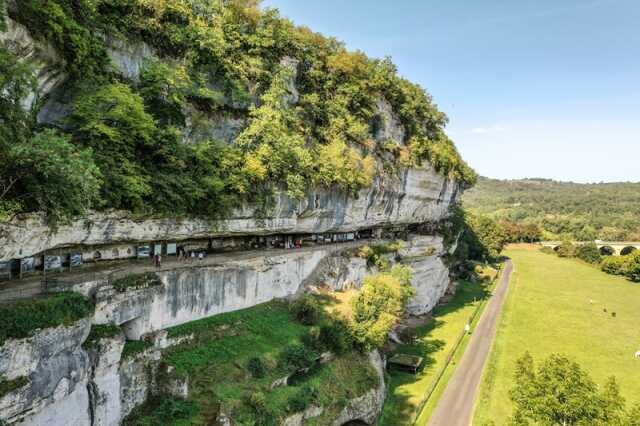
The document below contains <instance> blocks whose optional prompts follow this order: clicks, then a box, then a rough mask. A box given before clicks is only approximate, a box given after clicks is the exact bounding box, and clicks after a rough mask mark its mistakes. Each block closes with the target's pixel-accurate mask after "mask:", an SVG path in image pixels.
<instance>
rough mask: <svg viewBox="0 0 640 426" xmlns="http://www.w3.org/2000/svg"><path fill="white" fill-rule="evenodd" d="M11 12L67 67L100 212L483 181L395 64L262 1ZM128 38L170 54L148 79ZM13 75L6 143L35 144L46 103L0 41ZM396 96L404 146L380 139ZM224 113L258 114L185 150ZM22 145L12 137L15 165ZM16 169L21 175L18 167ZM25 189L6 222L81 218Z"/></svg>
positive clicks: (74, 208) (0, 115) (103, 1)
mask: <svg viewBox="0 0 640 426" xmlns="http://www.w3.org/2000/svg"><path fill="white" fill-rule="evenodd" d="M9 17H10V18H12V19H14V20H16V21H17V22H19V23H21V24H23V25H25V26H26V27H27V28H28V29H29V31H30V33H31V35H32V36H33V37H34V38H36V39H38V40H40V41H41V42H47V43H49V44H50V45H52V46H53V47H54V48H55V49H56V50H57V51H58V53H59V54H60V56H61V57H62V58H63V59H64V71H65V72H66V73H67V75H68V79H67V83H66V87H65V91H66V93H67V94H68V96H67V97H68V98H71V99H72V103H73V113H72V114H71V115H70V116H69V117H67V118H66V119H62V120H60V121H59V122H57V123H54V124H55V125H56V127H58V129H59V130H58V132H60V133H61V135H60V136H59V137H60V138H64V139H65V140H70V141H71V143H72V145H73V146H74V147H75V148H74V149H75V150H77V153H78V154H77V155H78V156H79V157H81V158H83V162H82V164H76V165H75V166H73V168H74V169H78V170H79V173H77V176H78V177H80V178H88V179H89V180H91V181H92V182H95V183H96V184H98V189H97V190H96V188H95V186H96V185H95V184H94V183H92V184H91V185H88V187H84V188H81V189H78V188H75V187H73V188H65V189H64V191H70V193H71V195H72V198H74V199H77V198H78V197H80V198H82V199H83V200H84V202H83V204H82V205H81V206H82V207H83V208H84V209H86V208H122V209H128V210H131V211H134V212H138V213H160V214H168V213H170V214H172V215H178V214H184V215H209V216H213V217H220V216H224V215H225V213H226V212H228V211H229V209H230V208H233V207H235V206H237V205H239V204H240V203H242V202H244V201H247V200H248V201H256V200H266V199H268V198H269V195H270V194H272V192H273V190H274V189H275V188H282V189H284V190H286V191H287V193H288V194H289V195H290V196H293V197H301V196H302V195H303V193H304V190H305V189H307V188H310V187H318V186H319V187H325V188H338V189H341V190H343V191H347V192H350V193H355V192H356V191H358V190H359V189H361V188H363V187H366V186H367V185H369V184H370V183H371V182H372V179H373V176H374V175H375V174H376V173H378V174H379V173H396V172H397V171H398V170H399V169H401V168H404V167H411V166H416V165H419V164H420V163H422V162H424V161H428V162H430V163H431V164H432V165H433V166H434V167H435V169H436V170H437V171H439V172H440V173H442V174H446V175H449V176H451V177H452V178H455V179H457V180H458V181H460V182H462V183H463V184H472V183H473V181H474V180H475V174H474V173H473V171H472V170H471V169H470V168H469V167H468V166H467V165H466V164H465V163H464V162H463V161H462V160H461V158H460V156H459V154H458V152H457V151H456V149H455V147H454V145H453V143H452V142H451V141H450V140H449V139H448V138H447V136H446V135H445V133H444V130H443V129H444V126H445V124H446V122H447V118H446V116H445V115H444V114H443V113H441V112H440V111H438V109H437V108H436V106H435V105H434V104H433V102H432V100H431V98H430V96H429V95H428V94H427V93H426V92H425V91H424V90H423V89H422V88H421V87H419V86H417V85H415V84H412V83H410V82H408V81H407V80H404V79H402V78H401V77H399V76H398V74H397V72H396V68H395V66H394V65H393V64H392V63H391V62H390V61H389V60H388V59H384V60H375V59H370V58H367V57H366V56H365V55H364V54H362V53H361V52H349V51H347V50H346V49H345V47H344V45H343V44H342V43H340V42H338V41H336V40H334V39H331V38H327V37H323V36H321V35H319V34H316V33H313V32H311V31H310V30H308V29H306V28H300V27H295V26H294V25H293V24H292V23H291V22H290V21H288V20H286V19H284V18H282V17H280V16H279V15H278V12H277V11H276V10H272V9H266V10H263V9H260V7H259V4H258V2H257V1H255V0H232V1H219V0H178V1H168V0H154V1H151V0H98V1H90V0H25V1H21V2H19V6H17V3H16V2H9ZM115 39H122V40H128V42H131V43H140V42H145V43H147V44H148V45H149V46H151V48H152V49H153V50H154V52H155V56H154V58H155V59H153V58H152V59H149V60H148V61H146V63H145V64H144V67H143V69H142V71H141V73H140V76H139V78H135V79H131V80H130V79H127V78H125V77H123V76H122V75H119V74H118V73H117V72H116V70H115V67H113V66H112V65H111V64H110V59H109V55H108V49H109V47H110V45H111V44H113V43H114V40H115ZM128 42H127V43H128ZM117 43H120V44H121V43H122V42H116V44H117ZM292 58H296V59H295V60H294V59H292ZM0 76H1V78H0V84H2V88H3V89H5V90H2V91H0V102H1V103H2V106H3V108H2V109H1V111H0V122H1V123H2V125H1V126H0V127H2V129H1V132H2V134H0V136H1V137H2V139H3V141H4V142H6V141H8V140H12V141H19V142H20V143H25V144H29V141H30V140H31V138H32V137H33V135H34V134H35V133H38V132H40V131H41V130H42V129H41V126H40V125H38V124H37V123H36V121H35V120H34V117H35V113H37V110H38V108H39V107H40V106H41V103H36V104H35V108H34V110H33V111H27V112H25V111H23V110H22V108H21V105H20V104H21V102H20V101H21V100H24V99H25V95H26V94H27V93H29V92H31V91H32V89H33V73H32V70H29V69H27V68H26V67H24V66H23V65H20V62H18V61H17V58H15V57H13V56H12V55H11V54H10V53H9V52H8V51H7V49H6V48H5V47H0ZM7 89H9V90H7ZM382 100H384V102H388V103H389V104H390V105H391V107H392V109H393V111H394V112H395V114H396V116H397V119H398V120H399V121H400V123H401V124H402V126H403V128H404V131H405V135H404V139H403V140H402V141H400V143H397V142H394V141H391V140H387V139H385V140H379V139H378V140H376V139H375V138H374V134H376V133H377V132H378V130H380V126H381V125H382V124H381V123H382V121H383V120H382V118H381V116H380V113H379V111H378V103H379V102H382ZM220 114H225V115H226V116H231V117H236V118H242V119H244V120H246V123H245V124H246V125H245V126H244V128H243V130H242V131H241V133H240V135H239V136H238V137H237V140H236V142H235V143H234V144H231V145H223V144H222V143H220V142H219V141H216V140H214V138H211V140H209V141H204V142H203V143H201V144H197V145H194V144H185V143H184V141H185V140H188V133H189V126H192V125H194V123H193V118H194V117H204V119H205V120H215V119H216V117H219V116H220ZM47 135H48V136H51V135H52V134H47ZM65 149H66V148H65ZM8 150H9V147H8V144H6V143H0V156H2V157H5V156H7V157H8V156H9V155H10V153H9V152H8ZM91 160H92V161H91ZM3 163H5V164H6V162H3ZM381 165H382V166H381ZM95 168H97V169H98V171H99V173H95ZM67 172H68V171H67ZM0 173H1V175H0V177H1V178H2V182H5V181H7V182H11V181H13V180H14V179H15V176H14V174H15V173H16V171H15V170H0ZM71 173H72V175H74V176H75V170H74V171H73V172H71ZM89 176H92V177H91V178H89ZM35 181H36V182H41V181H42V180H41V179H35ZM9 186H10V188H9V190H8V191H7V192H6V193H4V194H0V203H3V204H2V206H3V207H2V209H3V210H4V211H5V215H8V214H11V213H15V212H17V211H32V210H44V211H46V212H47V213H48V214H49V215H50V216H52V217H54V218H56V217H57V218H64V217H68V216H73V215H75V214H77V213H78V207H79V206H80V205H79V204H77V203H72V205H56V204H54V203H51V200H44V201H42V200H33V199H30V198H29V197H24V196H23V195H24V194H25V193H29V189H27V188H25V187H24V186H23V185H17V184H11V185H9ZM67 186H70V185H67ZM62 191H63V190H58V195H59V194H61V193H62ZM35 192H38V191H35ZM40 192H42V191H40Z"/></svg>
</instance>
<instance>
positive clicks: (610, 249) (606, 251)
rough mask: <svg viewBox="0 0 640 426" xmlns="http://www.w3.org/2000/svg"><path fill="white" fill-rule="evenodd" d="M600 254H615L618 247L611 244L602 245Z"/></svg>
mask: <svg viewBox="0 0 640 426" xmlns="http://www.w3.org/2000/svg"><path fill="white" fill-rule="evenodd" d="M600 254H601V255H603V256H613V255H615V254H616V249H614V248H613V247H611V246H602V247H600Z"/></svg>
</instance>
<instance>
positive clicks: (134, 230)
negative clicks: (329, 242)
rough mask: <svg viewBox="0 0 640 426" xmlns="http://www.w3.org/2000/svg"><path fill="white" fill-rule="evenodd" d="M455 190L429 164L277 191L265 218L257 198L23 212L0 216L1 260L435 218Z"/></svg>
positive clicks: (455, 194) (445, 208) (453, 184)
mask: <svg viewBox="0 0 640 426" xmlns="http://www.w3.org/2000/svg"><path fill="white" fill-rule="evenodd" d="M458 195H459V186H458V185H457V183H456V182H454V181H451V180H449V179H447V178H445V177H443V176H441V175H439V174H437V173H436V172H435V171H433V169H431V168H430V167H428V166H425V167H422V168H416V169H410V170H406V171H405V172H404V173H402V176H396V177H377V178H376V179H375V182H374V184H373V185H372V186H371V187H370V188H368V189H364V190H362V191H361V192H360V194H359V195H358V196H357V197H350V196H349V195H348V194H344V193H341V192H338V191H311V192H310V193H309V195H308V196H307V198H306V199H303V200H294V199H290V198H289V197H287V196H286V195H285V194H280V196H279V197H278V199H277V202H276V205H275V207H274V209H273V210H272V211H271V213H270V214H269V215H268V217H267V218H264V219H260V218H259V217H260V215H259V214H258V213H257V211H256V206H245V208H243V209H240V210H238V211H236V212H234V213H233V214H232V215H231V217H230V218H229V219H226V220H218V221H216V220H207V219H178V218H160V219H136V218H134V217H132V216H131V215H130V214H127V213H122V212H114V213H107V214H105V213H94V214H90V215H88V216H87V217H86V218H84V219H81V220H76V221H73V222H71V223H70V224H67V225H61V226H60V227H59V228H58V229H57V230H56V231H53V230H52V229H51V228H49V227H48V226H47V224H46V222H45V220H44V218H43V217H42V216H39V215H27V216H25V217H22V218H18V219H15V220H13V221H12V222H9V223H1V224H0V261H3V260H9V259H12V258H21V257H26V256H31V255H34V254H37V253H41V252H43V251H44V250H50V249H53V248H60V247H69V246H83V245H101V244H115V243H122V242H148V241H154V240H175V241H180V240H185V239H190V238H191V239H192V238H208V237H216V236H231V235H264V234H274V233H291V234H293V233H299V234H305V233H322V232H351V231H355V230H359V229H367V228H373V227H380V226H385V225H408V224H419V223H433V222H438V221H440V220H442V219H443V218H445V217H446V216H447V215H448V213H449V206H450V205H451V204H452V203H454V202H455V201H456V199H457V197H458Z"/></svg>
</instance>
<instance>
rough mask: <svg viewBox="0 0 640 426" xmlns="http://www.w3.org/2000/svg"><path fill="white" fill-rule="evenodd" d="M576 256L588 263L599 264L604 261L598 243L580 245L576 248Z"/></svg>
mask: <svg viewBox="0 0 640 426" xmlns="http://www.w3.org/2000/svg"><path fill="white" fill-rule="evenodd" d="M575 254H576V257H577V258H578V259H581V260H584V261H585V262H587V263H599V262H600V260H601V259H602V256H600V250H599V249H598V246H597V245H596V243H586V244H581V245H579V246H578V247H576V250H575Z"/></svg>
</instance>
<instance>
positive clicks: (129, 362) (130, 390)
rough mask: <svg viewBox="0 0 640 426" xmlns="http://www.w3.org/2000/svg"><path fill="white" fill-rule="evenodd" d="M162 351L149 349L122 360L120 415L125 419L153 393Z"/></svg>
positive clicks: (120, 372)
mask: <svg viewBox="0 0 640 426" xmlns="http://www.w3.org/2000/svg"><path fill="white" fill-rule="evenodd" d="M160 357H161V354H160V351H158V350H157V349H156V348H150V349H147V350H146V351H144V352H141V353H139V354H137V355H135V356H133V357H129V358H127V359H123V360H121V363H120V369H119V372H118V373H119V375H120V398H121V402H120V403H121V411H120V417H121V419H124V418H125V417H126V416H128V415H129V413H131V411H132V410H133V409H134V408H135V407H137V406H138V405H140V404H143V403H144V402H145V401H146V400H147V398H148V397H149V395H151V393H152V388H153V383H154V377H155V375H156V373H157V371H158V364H159V362H160Z"/></svg>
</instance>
